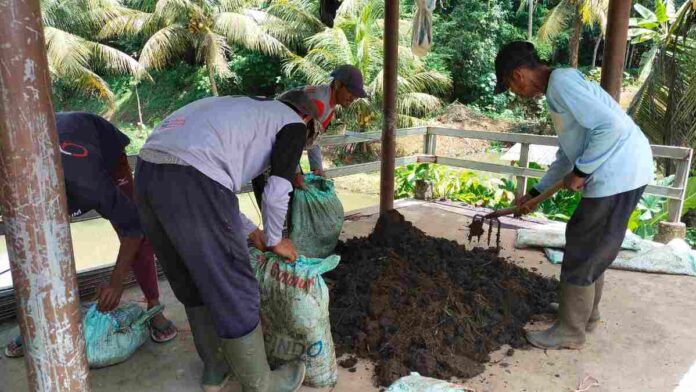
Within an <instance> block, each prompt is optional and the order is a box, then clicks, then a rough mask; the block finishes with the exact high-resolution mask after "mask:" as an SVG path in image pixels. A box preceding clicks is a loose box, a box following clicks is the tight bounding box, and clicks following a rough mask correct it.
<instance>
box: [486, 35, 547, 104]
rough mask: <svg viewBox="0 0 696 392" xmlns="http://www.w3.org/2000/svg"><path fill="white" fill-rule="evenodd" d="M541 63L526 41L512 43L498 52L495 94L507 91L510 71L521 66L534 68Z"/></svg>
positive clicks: (529, 43) (532, 47)
mask: <svg viewBox="0 0 696 392" xmlns="http://www.w3.org/2000/svg"><path fill="white" fill-rule="evenodd" d="M540 63H541V60H539V56H538V55H537V53H536V49H534V45H533V44H532V43H531V42H527V41H513V42H510V43H508V44H506V45H505V46H503V47H502V48H500V50H499V51H498V55H497V56H495V78H496V84H495V91H494V93H495V94H500V93H502V92H504V91H506V90H507V89H508V85H507V84H508V80H509V78H510V76H511V75H512V71H514V70H515V69H517V68H519V67H522V66H530V67H534V66H537V65H539V64H540Z"/></svg>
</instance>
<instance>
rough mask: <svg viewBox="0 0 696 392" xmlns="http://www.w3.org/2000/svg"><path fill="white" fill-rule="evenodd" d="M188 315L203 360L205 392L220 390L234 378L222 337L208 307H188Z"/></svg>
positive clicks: (202, 378) (194, 340)
mask: <svg viewBox="0 0 696 392" xmlns="http://www.w3.org/2000/svg"><path fill="white" fill-rule="evenodd" d="M186 316H187V317H188V321H189V325H190V326H191V334H192V335H193V343H194V344H195V345H196V351H198V356H199V357H200V358H201V361H203V376H202V377H201V388H202V389H203V391H204V392H219V391H221V390H222V389H223V388H224V387H225V385H226V384H227V383H228V382H229V381H230V379H231V378H232V372H231V371H230V367H229V365H228V364H227V361H226V360H225V355H224V354H223V352H222V339H220V338H219V337H218V334H217V332H216V331H215V326H214V325H213V319H212V318H211V317H210V313H209V312H208V308H207V307H205V306H197V307H191V308H189V307H187V308H186Z"/></svg>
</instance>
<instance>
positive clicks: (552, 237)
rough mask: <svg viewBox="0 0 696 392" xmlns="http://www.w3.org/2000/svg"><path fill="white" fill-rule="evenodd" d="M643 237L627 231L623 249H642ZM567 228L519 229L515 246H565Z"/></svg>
mask: <svg viewBox="0 0 696 392" xmlns="http://www.w3.org/2000/svg"><path fill="white" fill-rule="evenodd" d="M642 241H643V239H642V238H640V237H639V236H637V235H635V234H633V233H631V232H630V231H626V236H625V237H624V240H623V242H622V243H621V249H628V250H636V251H638V250H641V243H642ZM565 242H566V239H565V228H561V229H519V230H517V238H516V239H515V248H534V247H538V248H559V249H562V248H565Z"/></svg>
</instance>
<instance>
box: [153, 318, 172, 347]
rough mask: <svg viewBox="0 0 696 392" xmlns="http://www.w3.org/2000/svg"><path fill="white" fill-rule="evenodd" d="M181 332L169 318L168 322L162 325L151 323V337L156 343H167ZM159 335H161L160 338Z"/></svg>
mask: <svg viewBox="0 0 696 392" xmlns="http://www.w3.org/2000/svg"><path fill="white" fill-rule="evenodd" d="M178 334H179V329H177V328H176V326H175V325H174V323H173V322H172V320H167V323H166V324H164V326H162V327H156V326H155V325H153V324H152V323H150V339H152V341H153V342H155V343H166V342H169V341H171V340H172V339H174V338H175V337H176V336H177V335H178ZM157 335H160V337H159V338H158V337H157Z"/></svg>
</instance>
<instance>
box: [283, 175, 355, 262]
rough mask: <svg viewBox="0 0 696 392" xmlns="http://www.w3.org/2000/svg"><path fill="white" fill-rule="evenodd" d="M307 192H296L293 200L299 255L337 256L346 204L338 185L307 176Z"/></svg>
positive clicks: (293, 237)
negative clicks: (337, 188)
mask: <svg viewBox="0 0 696 392" xmlns="http://www.w3.org/2000/svg"><path fill="white" fill-rule="evenodd" d="M305 185H307V189H295V194H294V195H293V198H292V207H291V208H292V223H291V227H290V240H292V242H293V244H294V245H295V248H296V249H297V253H298V254H301V255H304V256H306V257H319V258H324V257H328V256H329V255H331V254H333V252H334V248H336V243H337V242H338V236H339V235H340V234H341V228H342V227H343V218H344V217H343V205H342V204H341V201H340V200H339V199H338V196H336V191H335V190H334V183H333V181H331V180H328V179H326V178H323V177H319V176H315V175H314V174H311V173H310V174H305Z"/></svg>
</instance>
